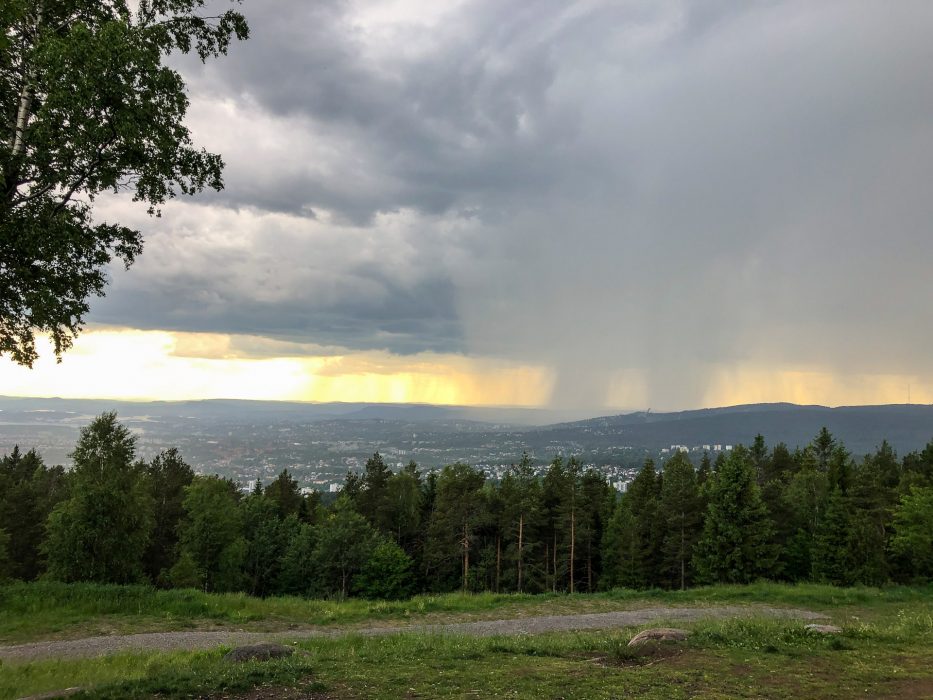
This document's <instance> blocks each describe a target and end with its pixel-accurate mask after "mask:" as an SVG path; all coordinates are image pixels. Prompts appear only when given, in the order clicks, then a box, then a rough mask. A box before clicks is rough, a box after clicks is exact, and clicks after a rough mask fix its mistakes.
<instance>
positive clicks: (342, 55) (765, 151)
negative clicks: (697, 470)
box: [94, 0, 933, 407]
mask: <svg viewBox="0 0 933 700" xmlns="http://www.w3.org/2000/svg"><path fill="white" fill-rule="evenodd" d="M437 7H439V6H436V5H431V6H430V9H431V10H432V11H433V12H436V11H437ZM361 8H363V10H366V9H367V8H366V6H365V5H364V4H357V3H350V2H342V1H338V0H325V1H324V2H315V3H303V2H297V1H295V0H263V2H261V3H260V2H253V3H247V5H245V11H246V13H247V15H248V16H249V18H250V21H251V23H252V27H253V38H252V39H250V41H249V42H247V43H246V44H244V45H241V46H236V47H234V49H233V50H232V52H231V55H230V56H229V57H228V58H226V59H224V60H222V61H219V62H216V63H211V64H208V66H207V67H205V68H200V67H198V66H197V65H194V64H191V63H187V62H182V63H181V64H180V65H181V66H182V68H183V70H184V71H185V73H186V75H187V76H188V77H189V81H190V84H191V88H192V95H193V97H194V105H193V110H192V125H193V127H194V129H195V131H196V133H197V135H198V139H199V141H202V142H205V143H206V145H208V146H209V147H211V148H217V149H218V150H220V151H221V152H223V153H224V155H225V158H226V160H227V163H228V169H227V175H226V179H227V189H226V191H225V192H224V193H222V194H220V195H216V196H205V197H203V198H202V200H201V201H202V203H203V206H201V207H187V208H185V207H181V208H178V209H177V210H176V211H179V212H183V213H181V214H179V215H178V216H177V218H173V217H171V216H167V218H166V219H165V220H164V221H162V222H157V223H156V225H155V228H154V229H153V230H159V231H162V232H163V233H159V234H156V233H153V235H151V236H150V239H151V240H150V248H149V251H148V252H147V254H146V256H144V258H143V260H142V261H141V262H140V263H139V266H138V269H134V270H133V271H131V272H130V273H129V274H128V275H121V274H117V275H116V278H115V286H114V291H113V292H112V293H111V294H110V296H109V297H108V299H106V300H105V301H102V302H101V303H100V304H98V305H97V306H95V312H94V313H95V320H100V321H105V322H112V323H118V322H127V323H132V324H133V325H137V326H145V327H171V328H180V329H186V330H216V331H230V332H251V333H260V334H268V335H270V336H275V337H282V338H287V339H291V340H297V341H300V342H313V343H320V344H334V345H340V346H347V347H358V348H374V347H384V348H389V349H391V350H394V351H396V352H414V351H418V350H421V349H434V350H457V351H464V352H468V353H478V354H484V355H493V356H498V357H507V358H514V359H519V360H523V361H532V362H540V363H544V364H547V365H549V366H552V367H554V368H556V369H557V371H558V375H559V381H558V390H557V392H556V397H555V400H556V401H560V402H568V403H575V404H578V405H593V404H598V403H600V402H601V401H603V400H605V396H606V383H607V380H606V377H607V376H609V375H610V374H612V373H614V372H620V371H628V370H632V371H637V372H641V373H642V374H643V375H644V376H645V377H646V382H647V385H648V392H649V394H650V396H651V397H652V398H653V402H654V403H655V405H657V406H662V405H663V406H667V407H675V406H685V405H693V404H695V403H697V402H698V401H699V400H700V399H701V397H702V396H703V392H704V390H705V389H706V387H707V384H708V376H709V373H710V372H712V371H713V370H714V369H715V368H717V367H722V366H730V365H739V364H742V363H757V364H760V365H764V366H768V365H771V366H775V367H784V366H787V367H809V368H816V369H825V370H832V371H840V372H850V373H858V372H867V373H872V372H893V373H898V372H900V373H907V374H910V373H918V374H922V373H930V372H933V360H931V359H930V357H931V356H930V354H929V353H928V352H927V351H926V348H928V347H929V344H930V341H931V340H933V337H931V335H933V332H931V331H930V329H931V328H933V305H930V304H929V299H930V297H931V292H933V288H931V282H930V281H929V280H930V276H929V274H928V271H927V270H926V268H927V267H928V265H929V262H930V260H931V259H933V237H931V236H930V235H929V231H930V224H929V222H930V221H933V198H930V197H929V194H928V189H929V185H928V183H929V182H931V181H933V90H931V83H930V80H929V76H928V66H929V65H931V63H933V43H931V42H930V41H929V27H930V26H931V23H933V6H931V5H930V4H929V3H928V2H925V0H903V1H902V2H898V3H885V2H882V1H881V0H877V1H871V0H864V1H858V2H851V1H849V0H827V1H826V2H821V3H812V2H805V1H803V0H784V1H780V0H770V1H761V2H745V1H740V0H708V1H706V2H687V1H686V0H667V1H665V2H657V1H655V0H650V1H649V0H633V1H630V2H599V1H594V2H580V3H573V4H568V3H563V2H558V1H557V0H546V1H545V2H540V3H533V4H532V3H523V2H518V1H517V0H516V1H513V2H503V1H502V0H496V1H493V0H472V1H468V2H464V3H461V4H460V5H457V6H456V9H454V10H451V11H450V12H449V13H447V14H446V15H445V14H443V13H441V14H440V15H439V18H438V17H434V18H432V17H428V16H427V15H428V14H430V13H427V12H426V13H425V18H424V19H422V18H421V17H420V15H419V14H418V13H413V14H412V17H413V18H414V19H412V20H411V21H396V22H393V23H391V24H388V25H386V24H384V23H380V22H379V21H376V20H372V19H371V18H370V19H367V17H366V12H364V11H361ZM426 9H428V8H426ZM198 212H202V213H203V212H211V214H210V217H214V218H216V221H214V222H213V223H209V224H205V223H204V222H203V221H201V220H200V219H199V217H200V215H199V214H198ZM315 217H316V219H315ZM244 218H245V219H247V220H248V223H244ZM283 221H284V222H287V223H283ZM147 225H148V224H147ZM225 227H228V228H226V229H225ZM279 229H281V230H279ZM205 230H208V231H209V235H207V236H205V234H204V232H205ZM225 230H229V231H230V232H231V233H230V235H231V236H232V237H233V238H235V239H236V245H234V246H230V247H225V246H224V245H223V242H224V240H225V237H224V231H225ZM270 289H271V291H270ZM192 300H194V303H192ZM584 368H585V369H584Z"/></svg>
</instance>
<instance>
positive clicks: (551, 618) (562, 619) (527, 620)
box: [0, 605, 826, 661]
mask: <svg viewBox="0 0 933 700" xmlns="http://www.w3.org/2000/svg"><path fill="white" fill-rule="evenodd" d="M750 616H767V617H784V618H794V619H801V620H816V619H821V618H825V617H826V616H825V615H821V614H820V613H816V612H812V611H810V610H796V609H791V608H773V607H767V606H761V605H742V606H739V605H722V606H716V607H708V608H672V607H657V608H642V609H640V610H625V611H619V612H607V613H590V614H580V615H545V616H540V617H523V618H515V619H509V620H483V621H479V622H457V623H451V624H443V625H407V626H404V627H367V628H361V629H341V628H334V629H323V628H317V629H305V630H285V631H282V632H242V631H232V630H220V631H209V632H207V631H201V632H198V631H188V632H148V633H144V634H121V635H111V636H106V637H89V638H87V639H72V640H65V641H52V642H34V643H32V644H19V645H16V646H7V647H0V660H10V661H13V660H15V661H33V660H38V659H52V658H54V659H78V658H88V657H94V656H104V655H106V654H116V653H120V652H132V651H177V650H191V649H210V648H212V647H216V646H220V645H226V646H236V645H240V644H256V643H258V642H270V641H294V640H300V639H311V638H315V637H341V636H345V635H348V634H360V635H365V636H379V635H387V634H400V633H403V632H428V633H434V634H465V635H470V636H475V637H490V636H494V635H499V634H501V635H517V634H539V633H541V632H569V631H576V630H597V629H615V628H619V627H633V626H636V625H644V624H647V623H649V622H655V621H658V620H666V621H670V622H690V621H693V620H701V619H710V618H729V617H750Z"/></svg>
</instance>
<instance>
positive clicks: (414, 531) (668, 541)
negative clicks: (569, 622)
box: [0, 413, 933, 598]
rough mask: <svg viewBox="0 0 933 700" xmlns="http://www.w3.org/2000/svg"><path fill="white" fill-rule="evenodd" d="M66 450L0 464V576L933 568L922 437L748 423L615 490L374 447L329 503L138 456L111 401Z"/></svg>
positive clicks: (287, 587)
mask: <svg viewBox="0 0 933 700" xmlns="http://www.w3.org/2000/svg"><path fill="white" fill-rule="evenodd" d="M72 459H73V462H74V468H73V469H71V470H68V471H66V470H65V469H63V468H62V467H60V466H56V467H47V466H46V465H45V464H44V463H43V461H42V458H41V456H40V455H39V454H38V453H37V452H36V451H34V450H32V451H29V452H26V453H22V452H21V451H20V450H19V449H18V448H16V449H14V450H13V452H12V453H11V454H8V455H6V456H4V457H3V458H2V459H0V578H6V579H20V580H33V579H37V578H49V579H53V580H61V581H95V582H110V583H136V582H151V583H152V584H154V585H157V586H163V587H183V588H192V587H193V588H201V589H204V590H208V591H244V592H247V593H249V594H252V595H258V596H268V595H286V594H287V595H301V596H334V597H344V596H348V595H359V596H364V597H370V598H399V597H405V596H408V595H411V594H413V593H417V592H445V591H452V590H458V589H463V590H469V591H482V590H491V591H496V592H511V591H520V592H527V593H535V592H544V591H566V592H588V591H595V590H599V589H609V588H614V587H630V588H651V587H663V588H681V587H688V586H691V585H695V584H703V583H717V582H724V583H744V582H750V581H754V580H759V579H769V580H782V581H805V580H806V581H809V580H812V581H821V582H827V583H833V584H837V585H851V584H856V583H864V584H882V583H885V582H888V581H896V582H922V581H929V580H930V579H931V578H933V442H931V443H930V444H928V445H927V446H926V448H925V449H924V450H922V451H919V452H912V453H909V454H907V455H905V456H903V458H898V456H897V455H896V454H895V452H894V450H893V449H892V448H891V447H890V445H888V444H887V443H882V444H881V445H880V446H879V447H878V448H877V450H876V451H875V452H874V453H873V454H870V455H867V456H865V457H864V458H861V459H855V458H854V457H853V456H852V455H851V454H850V453H849V452H848V451H847V450H846V448H845V446H844V445H842V444H841V443H839V442H838V441H837V440H835V439H834V438H833V436H832V435H831V434H830V433H829V431H827V430H826V429H825V428H824V429H823V430H821V431H820V432H819V434H818V435H817V436H816V437H815V438H814V439H813V441H812V442H811V443H810V444H808V445H806V446H805V447H802V448H795V449H793V450H791V449H789V448H788V447H787V446H785V445H783V444H777V445H775V446H774V447H773V448H769V447H768V446H767V445H766V442H765V439H764V438H763V437H762V436H758V437H757V438H756V439H755V441H754V443H753V444H752V445H751V446H748V447H745V446H737V447H736V448H735V449H734V450H732V451H730V452H728V453H720V454H719V455H718V456H717V458H716V460H715V461H711V460H710V459H709V457H708V456H707V455H704V456H703V459H702V461H701V462H700V464H699V465H694V464H693V463H692V462H691V461H690V459H689V457H688V456H687V455H686V454H684V453H676V454H674V455H673V456H671V457H669V458H668V459H666V460H665V461H664V462H663V464H660V465H656V464H655V463H654V462H652V461H651V460H647V461H646V463H645V465H644V468H643V469H642V470H641V471H640V472H639V474H638V476H637V477H636V478H635V480H634V481H633V482H632V483H631V484H629V487H628V489H627V491H626V492H625V493H624V494H621V495H620V494H619V493H618V492H617V491H615V489H613V488H612V487H610V485H609V484H608V483H607V481H606V479H605V477H604V476H603V475H602V474H600V473H599V472H597V471H595V470H585V469H584V468H583V467H582V465H581V463H580V462H579V461H578V460H577V459H576V458H575V457H570V458H568V459H564V458H562V457H556V458H555V459H554V460H553V462H551V464H550V466H549V467H548V469H547V471H546V472H545V474H544V476H543V477H541V476H538V475H536V473H535V470H534V468H533V466H532V463H531V460H530V459H529V458H528V456H527V455H525V456H524V457H523V459H522V460H521V461H520V462H519V463H517V464H515V465H513V466H512V467H511V469H509V471H508V472H507V474H506V475H505V476H504V478H502V479H501V480H499V481H493V480H491V479H487V478H486V476H485V475H484V474H483V472H482V471H479V470H477V469H474V468H473V467H471V466H469V465H466V464H452V465H449V466H446V467H444V468H443V469H441V470H435V471H430V472H427V473H423V472H421V471H420V470H419V468H418V466H417V465H416V464H415V463H413V462H412V463H410V464H408V465H407V466H406V467H405V468H403V469H400V470H399V471H397V472H393V471H392V470H390V469H389V468H388V466H387V465H386V464H385V462H384V461H383V459H382V457H381V456H380V455H379V454H378V453H377V454H374V455H373V456H372V457H371V458H370V459H369V460H368V461H367V463H366V467H365V471H364V472H363V473H362V474H359V475H357V474H352V473H349V474H348V475H347V479H346V483H345V487H344V489H343V491H342V493H341V494H340V496H339V497H338V498H337V499H336V501H334V502H333V503H330V504H327V505H325V504H323V503H322V502H321V498H320V495H319V494H316V493H315V494H312V495H310V496H304V495H302V494H301V493H300V490H299V488H298V484H297V482H296V481H295V479H294V478H292V476H291V475H290V474H289V473H288V472H287V471H284V472H282V473H281V474H280V475H279V476H278V477H277V478H276V479H275V480H274V481H272V482H271V483H269V484H268V485H266V486H264V487H263V486H261V485H260V486H257V488H256V489H255V490H254V491H253V492H252V493H249V494H242V493H241V492H240V491H239V490H238V488H237V485H236V484H235V483H233V482H231V481H229V480H225V479H221V478H219V477H216V476H200V475H196V474H195V473H194V472H193V470H192V469H191V467H190V466H189V465H187V464H186V463H185V462H184V460H183V458H182V455H180V454H179V452H178V451H177V450H176V449H169V450H166V451H164V452H162V453H160V454H159V455H158V456H157V457H155V458H154V459H153V460H152V461H151V462H144V461H141V460H138V459H137V458H136V440H135V437H134V436H133V434H132V433H131V432H130V431H129V430H128V429H127V428H126V427H125V426H123V425H121V424H120V423H119V422H118V420H117V417H116V415H115V414H113V413H105V414H103V415H101V416H100V417H98V418H97V419H95V420H94V421H93V422H92V423H91V424H90V425H89V426H87V427H86V428H84V429H83V430H82V431H81V435H80V438H79V440H78V442H77V445H76V446H75V450H74V452H73V453H72Z"/></svg>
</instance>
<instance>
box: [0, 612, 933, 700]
mask: <svg viewBox="0 0 933 700" xmlns="http://www.w3.org/2000/svg"><path fill="white" fill-rule="evenodd" d="M692 629H693V634H692V635H691V638H690V640H689V642H688V643H687V644H686V645H683V646H679V647H672V654H671V655H670V656H665V655H662V656H658V657H649V658H648V659H641V658H633V657H632V655H631V654H630V653H629V652H628V648H627V647H626V643H627V641H628V639H629V638H630V636H631V635H632V634H633V633H634V632H635V631H636V629H630V630H616V631H613V632H589V633H579V634H566V633H562V634H545V635H539V636H534V637H493V638H467V637H460V636H440V635H423V634H410V635H398V636H392V637H377V638H373V637H358V636H351V637H345V638H339V639H320V640H314V641H307V642H302V643H301V644H300V645H299V647H300V648H301V649H303V650H305V651H307V655H296V656H293V657H291V658H289V659H284V660H278V661H270V662H265V663H247V664H229V663H227V662H224V661H223V659H222V658H221V657H222V652H223V650H215V651H211V652H199V653H175V654H147V655H123V656H113V657H107V658H104V659H97V660H93V661H58V662H51V661H43V662H35V663H29V664H22V665H7V666H5V667H2V668H0V697H4V698H6V697H17V696H19V695H24V694H27V693H34V692H41V691H44V690H51V689H55V688H58V689H60V688H65V687H70V686H76V685H77V686H82V687H85V688H88V687H90V686H94V688H93V690H90V691H88V692H86V693H85V694H84V695H83V696H81V697H86V698H113V699H116V698H148V697H152V696H153V695H156V694H160V695H161V696H163V697H176V696H211V695H218V696H220V695H223V696H224V697H227V696H230V695H233V696H234V697H235V696H236V694H238V693H243V692H245V691H248V690H249V689H252V688H256V687H259V688H267V689H270V691H269V692H274V693H275V694H276V696H282V697H289V691H290V689H295V688H298V689H301V690H302V691H303V692H304V693H311V692H314V693H317V694H318V697H335V698H414V697H421V698H465V697H503V698H508V697H511V698H558V697H560V698H607V699H608V698H622V697H641V698H687V697H707V698H742V697H749V698H750V697H774V698H795V699H799V698H849V697H854V696H859V697H896V696H899V695H907V696H909V697H927V696H929V695H930V694H931V693H933V614H931V606H930V605H929V604H927V605H926V606H925V611H924V612H922V613H919V614H914V613H905V614H904V615H901V616H894V617H893V618H892V619H890V620H888V621H886V622H884V623H871V624H865V623H854V624H852V625H850V626H847V627H846V628H845V632H844V634H843V635H842V636H841V637H839V638H831V637H830V638H828V637H822V636H817V635H813V634H811V633H808V632H806V631H805V630H804V628H803V623H802V622H793V621H776V620H773V619H756V618H751V619H742V620H727V621H718V622H714V621H709V622H698V623H696V624H695V625H693V627H692ZM273 689H274V690H273ZM296 695H297V694H296ZM269 697H271V695H269ZM304 697H307V696H306V695H305V696H304Z"/></svg>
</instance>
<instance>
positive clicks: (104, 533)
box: [46, 413, 152, 583]
mask: <svg viewBox="0 0 933 700" xmlns="http://www.w3.org/2000/svg"><path fill="white" fill-rule="evenodd" d="M135 456H136V437H135V436H134V435H133V434H131V433H130V431H129V430H128V429H127V428H126V427H124V426H123V425H121V424H120V423H118V422H117V418H116V414H114V413H105V414H103V415H101V416H100V417H99V418H97V419H95V420H94V421H93V422H92V423H91V424H90V425H89V426H87V427H86V428H84V429H83V430H82V431H81V436H80V438H79V440H78V444H77V446H76V447H75V450H74V452H73V453H72V455H71V457H72V459H73V460H74V465H75V466H74V470H73V472H72V477H71V481H72V484H71V486H72V488H71V496H70V498H68V499H67V500H65V501H63V502H61V503H59V504H58V505H57V506H56V507H55V509H54V510H53V511H52V512H51V514H50V515H49V520H48V539H47V541H46V552H47V554H48V571H49V575H50V576H51V577H52V578H57V579H61V580H63V581H96V582H100V583H133V582H135V581H139V580H141V579H142V578H143V553H144V551H145V549H146V546H147V545H148V543H149V536H150V532H151V529H152V515H151V514H152V502H151V495H150V493H149V489H148V488H147V484H146V479H145V469H144V467H143V466H142V465H140V464H138V463H135V461H134V460H135Z"/></svg>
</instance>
